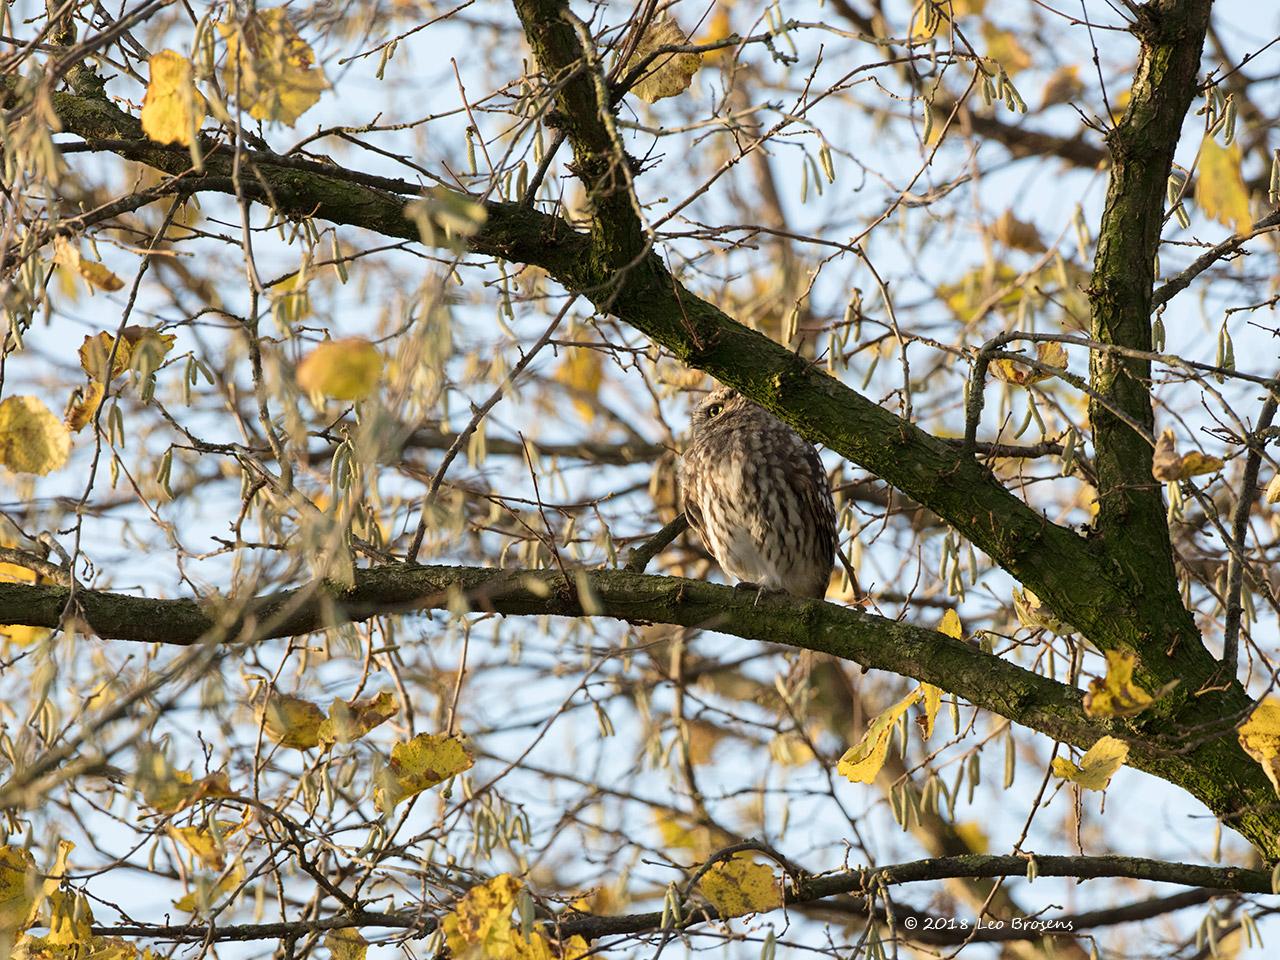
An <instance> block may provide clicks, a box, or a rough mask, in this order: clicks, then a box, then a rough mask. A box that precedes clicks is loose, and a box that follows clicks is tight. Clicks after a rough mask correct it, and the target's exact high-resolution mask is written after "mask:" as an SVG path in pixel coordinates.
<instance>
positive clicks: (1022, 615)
mask: <svg viewBox="0 0 1280 960" xmlns="http://www.w3.org/2000/svg"><path fill="white" fill-rule="evenodd" d="M1013 612H1014V613H1015V614H1017V617H1018V622H1019V623H1020V624H1022V625H1023V626H1024V627H1027V628H1028V629H1030V630H1038V629H1041V628H1044V629H1046V630H1049V631H1050V632H1052V633H1056V634H1058V636H1060V637H1066V636H1069V635H1071V634H1073V633H1075V632H1076V631H1075V628H1074V627H1072V626H1071V625H1070V624H1067V623H1063V622H1062V621H1061V620H1058V619H1055V618H1054V616H1053V615H1052V614H1050V613H1049V611H1048V610H1047V609H1046V608H1045V606H1044V604H1043V603H1041V602H1040V598H1039V597H1037V596H1036V595H1035V594H1034V593H1032V592H1031V591H1030V590H1023V589H1021V588H1019V587H1014V588H1013Z"/></svg>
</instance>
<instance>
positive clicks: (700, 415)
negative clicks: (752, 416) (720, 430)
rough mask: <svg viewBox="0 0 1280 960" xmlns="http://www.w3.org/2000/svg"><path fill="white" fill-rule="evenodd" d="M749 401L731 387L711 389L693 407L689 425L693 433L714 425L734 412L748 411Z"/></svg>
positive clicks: (749, 407)
mask: <svg viewBox="0 0 1280 960" xmlns="http://www.w3.org/2000/svg"><path fill="white" fill-rule="evenodd" d="M751 407H752V404H751V401H750V400H747V399H746V398H745V397H743V396H742V395H741V394H739V393H738V391H737V390H734V389H733V388H732V387H721V388H720V389H718V390H713V391H711V393H709V394H707V396H706V397H704V398H703V400H702V402H701V403H700V404H698V405H697V407H695V408H694V411H693V416H692V417H691V418H690V420H689V425H690V427H691V428H692V431H693V433H694V434H695V435H697V434H698V433H700V432H702V431H703V430H706V429H708V428H712V427H714V425H715V424H716V423H717V422H718V421H723V420H726V419H729V418H730V417H732V415H733V414H735V413H743V412H746V411H749V410H750V409H751Z"/></svg>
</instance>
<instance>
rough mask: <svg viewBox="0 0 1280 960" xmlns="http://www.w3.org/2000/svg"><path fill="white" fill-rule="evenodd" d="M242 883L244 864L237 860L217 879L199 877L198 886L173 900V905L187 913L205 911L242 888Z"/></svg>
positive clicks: (197, 879)
mask: <svg viewBox="0 0 1280 960" xmlns="http://www.w3.org/2000/svg"><path fill="white" fill-rule="evenodd" d="M242 883H244V864H243V863H241V862H240V861H239V860H237V861H236V862H235V863H233V864H232V865H231V867H230V869H228V870H226V871H225V872H224V873H223V874H222V876H221V877H219V878H218V879H217V881H210V879H209V878H208V877H197V878H196V888H195V889H194V890H192V891H191V892H190V893H188V894H187V895H186V896H184V897H181V898H180V899H178V900H175V901H173V906H174V908H175V909H178V910H183V911H185V912H186V913H197V912H203V911H206V910H208V909H209V908H210V907H212V906H214V905H216V904H217V903H219V902H220V901H222V900H224V899H225V898H226V897H228V896H230V895H231V894H232V893H234V892H235V891H236V890H238V889H239V888H240V885H241V884H242Z"/></svg>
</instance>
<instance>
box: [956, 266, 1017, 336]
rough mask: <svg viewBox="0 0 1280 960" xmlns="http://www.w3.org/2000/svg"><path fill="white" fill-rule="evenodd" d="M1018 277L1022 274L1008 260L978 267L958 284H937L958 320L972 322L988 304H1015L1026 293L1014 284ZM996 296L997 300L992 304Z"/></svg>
mask: <svg viewBox="0 0 1280 960" xmlns="http://www.w3.org/2000/svg"><path fill="white" fill-rule="evenodd" d="M1019 276H1021V274H1020V273H1019V272H1018V271H1017V270H1015V269H1013V267H1011V266H1009V265H1008V264H1005V263H997V264H994V265H992V266H989V267H985V266H984V267H975V268H974V269H972V270H970V271H969V272H968V273H966V274H965V275H964V276H962V277H961V278H960V279H959V280H958V281H956V282H955V283H944V284H943V285H942V286H940V287H938V297H939V298H940V299H941V300H942V301H943V302H944V303H945V304H946V305H947V307H948V309H950V310H951V312H952V313H953V314H955V317H956V319H957V320H959V321H960V322H961V323H971V322H972V321H973V320H975V319H976V318H977V316H978V313H979V311H980V310H983V309H984V308H986V307H987V306H988V305H992V306H995V307H1000V308H1011V307H1016V306H1017V305H1018V304H1019V303H1020V302H1021V301H1022V296H1023V294H1022V291H1021V290H1019V289H1018V288H1017V287H1015V286H1013V284H1014V283H1015V282H1016V281H1017V279H1018V277H1019ZM997 293H998V294H999V296H998V297H996V294H997ZM993 297H996V299H995V301H994V302H993V303H992V298H993Z"/></svg>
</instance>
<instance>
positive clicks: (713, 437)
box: [680, 388, 836, 598]
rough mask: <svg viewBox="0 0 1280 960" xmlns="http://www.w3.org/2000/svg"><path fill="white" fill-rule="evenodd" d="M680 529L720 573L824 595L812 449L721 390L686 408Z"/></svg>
mask: <svg viewBox="0 0 1280 960" xmlns="http://www.w3.org/2000/svg"><path fill="white" fill-rule="evenodd" d="M680 482H681V487H682V488H683V491H684V510H685V514H686V516H688V518H689V525H690V526H691V527H693V529H694V530H696V531H698V536H700V537H701V538H702V542H703V543H704V544H706V547H707V549H708V550H709V551H711V555H712V556H713V557H715V558H716V560H717V561H718V562H719V564H720V567H721V569H722V570H724V572H725V573H727V574H728V575H729V576H731V577H734V578H735V579H737V580H739V581H742V582H744V583H749V584H754V585H756V586H758V587H761V588H764V589H768V590H785V591H787V592H788V593H791V594H795V595H796V596H800V597H819V598H820V597H822V596H823V595H824V594H825V593H826V592H827V583H828V581H829V580H830V577H831V568H832V565H833V563H834V557H835V551H836V510H835V504H834V503H833V502H832V500H831V488H830V486H828V484H827V475H826V473H825V472H824V471H823V469H822V461H821V460H819V459H818V451H816V450H815V449H814V448H813V445H812V444H811V443H809V442H808V441H807V440H805V439H804V438H803V437H801V436H800V435H799V434H798V433H796V432H795V431H794V430H792V429H791V428H790V427H788V426H787V425H786V424H785V423H783V422H782V421H781V420H779V419H778V418H777V417H775V416H774V415H773V414H771V413H769V412H768V411H767V410H764V409H762V408H760V407H758V406H756V405H755V404H754V403H752V402H751V401H750V400H747V399H746V398H744V397H741V396H739V395H738V394H737V392H735V391H733V390H730V389H728V388H722V389H719V390H716V391H714V392H713V393H712V394H711V395H710V396H708V397H707V398H706V399H705V400H703V401H702V403H700V404H699V405H698V407H697V409H696V410H694V412H693V418H692V421H691V424H690V436H689V444H688V447H687V449H686V450H685V452H684V456H683V457H682V458H681V462H680Z"/></svg>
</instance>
